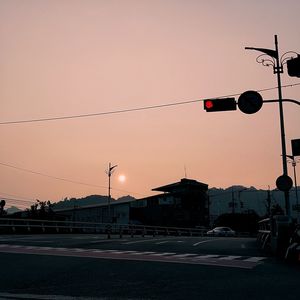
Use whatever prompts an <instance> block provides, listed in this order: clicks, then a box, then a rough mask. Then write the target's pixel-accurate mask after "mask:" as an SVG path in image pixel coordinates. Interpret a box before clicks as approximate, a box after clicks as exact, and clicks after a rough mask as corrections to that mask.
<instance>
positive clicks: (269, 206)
mask: <svg viewBox="0 0 300 300" xmlns="http://www.w3.org/2000/svg"><path fill="white" fill-rule="evenodd" d="M267 214H268V217H270V216H271V191H270V186H269V189H268V194H267Z"/></svg>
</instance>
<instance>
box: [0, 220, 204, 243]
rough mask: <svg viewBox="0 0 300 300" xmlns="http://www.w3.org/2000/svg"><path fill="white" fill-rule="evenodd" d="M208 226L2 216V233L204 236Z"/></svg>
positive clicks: (0, 223) (0, 222)
mask: <svg viewBox="0 0 300 300" xmlns="http://www.w3.org/2000/svg"><path fill="white" fill-rule="evenodd" d="M207 230H208V229H207V228H178V227H162V226H144V225H132V224H109V223H93V222H78V221H76V222H75V221H50V220H34V219H10V218H0V233H2V234H4V233H20V234H23V233H99V234H107V237H108V238H110V236H111V235H119V236H120V238H121V237H122V236H123V235H130V236H134V235H141V236H145V235H152V236H156V235H164V236H168V235H177V236H180V235H182V236H204V235H205V234H206V231H207Z"/></svg>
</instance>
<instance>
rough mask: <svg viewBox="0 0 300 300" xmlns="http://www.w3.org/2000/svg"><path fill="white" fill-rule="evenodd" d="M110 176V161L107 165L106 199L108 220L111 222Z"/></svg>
mask: <svg viewBox="0 0 300 300" xmlns="http://www.w3.org/2000/svg"><path fill="white" fill-rule="evenodd" d="M110 177H111V163H109V165H108V199H107V207H108V222H109V223H111V219H110V197H111V196H110Z"/></svg>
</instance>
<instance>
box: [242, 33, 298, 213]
mask: <svg viewBox="0 0 300 300" xmlns="http://www.w3.org/2000/svg"><path fill="white" fill-rule="evenodd" d="M245 49H246V50H256V51H259V52H262V53H264V54H262V55H259V56H258V57H257V58H256V61H257V62H258V63H261V64H262V65H264V66H273V72H274V74H276V75H277V82H278V103H279V116H280V131H281V148H282V169H283V176H282V178H283V179H284V180H285V179H288V178H289V177H288V170H287V160H286V143H285V130H284V117H283V105H282V103H283V100H282V91H281V78H280V74H281V73H283V65H284V64H285V63H286V61H287V60H288V59H289V58H290V57H286V58H284V56H285V55H286V54H287V53H290V52H286V53H284V54H283V55H282V56H281V57H280V58H279V51H278V41H277V35H275V50H273V49H265V48H254V47H246V48H245ZM292 53H294V52H292ZM265 55H267V58H264V57H265ZM287 181H288V180H287ZM284 183H285V182H284ZM286 185H288V184H286ZM284 196H285V208H286V215H287V216H288V217H290V215H291V211H290V201H289V191H288V188H287V189H286V190H284Z"/></svg>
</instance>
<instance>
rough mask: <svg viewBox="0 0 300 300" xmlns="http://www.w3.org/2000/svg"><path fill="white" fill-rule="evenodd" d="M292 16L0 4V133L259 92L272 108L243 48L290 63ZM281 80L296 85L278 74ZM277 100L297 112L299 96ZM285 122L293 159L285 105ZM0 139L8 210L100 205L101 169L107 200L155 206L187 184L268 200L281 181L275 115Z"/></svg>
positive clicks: (272, 95)
mask: <svg viewBox="0 0 300 300" xmlns="http://www.w3.org/2000/svg"><path fill="white" fill-rule="evenodd" d="M275 3H276V5H275ZM299 11H300V2H299V1H298V0H286V1H274V0H264V1H261V0H260V1H258V0H253V1H242V0H226V1H225V0H223V1H222V0H211V1H204V0H198V1H196V0H151V1H150V0H124V1H121V0H119V1H115V0H110V1H104V0H95V1H94V0H26V1H23V0H0V41H1V42H0V53H1V55H0V101H1V109H0V123H4V122H9V121H19V120H32V119H40V118H53V117H62V116H74V115H82V114H93V113H102V112H111V111H118V110H127V109H132V108H142V107H148V106H156V105H162V104H168V103H175V102H184V101H193V100H202V99H207V98H216V97H226V96H229V95H235V97H236V99H238V97H239V95H240V94H241V93H243V92H245V91H247V90H256V91H258V90H262V89H268V88H274V89H272V90H269V91H264V92H261V95H262V96H263V98H264V99H265V100H267V99H278V92H277V89H276V87H277V80H276V75H274V74H273V70H272V67H264V66H262V65H261V64H258V63H257V62H256V57H257V56H258V55H259V54H260V53H258V52H255V51H247V50H245V47H246V46H252V47H261V48H269V49H274V48H275V46H274V35H275V34H277V35H278V41H279V51H280V54H283V53H285V52H287V51H295V52H298V53H300V35H299V28H300V18H299ZM281 79H282V84H283V85H294V84H297V83H300V79H299V78H296V77H289V76H288V74H287V70H286V66H284V74H282V78H281ZM283 97H284V98H289V99H295V100H298V101H299V100H300V85H294V86H289V87H286V88H283ZM284 118H285V134H286V146H287V153H288V154H291V142H290V141H291V140H292V139H297V138H300V107H299V106H298V105H295V104H292V103H284ZM0 137H1V147H0V197H2V198H4V197H5V198H6V199H15V200H7V206H10V205H18V206H19V207H23V208H24V207H28V206H29V204H30V201H31V202H33V201H35V199H39V200H50V201H52V202H56V201H59V200H61V199H63V198H65V197H69V198H70V197H77V198H79V197H85V196H87V195H91V194H101V195H106V194H107V186H108V176H107V174H106V173H105V171H106V170H107V168H108V164H109V163H110V162H111V163H112V164H113V165H118V166H117V167H116V168H115V172H114V174H113V175H112V177H111V184H112V197H113V198H118V197H121V196H124V195H128V194H130V195H132V196H134V197H136V198H142V197H144V196H148V195H153V194H154V192H152V191H151V189H152V188H155V187H158V186H162V185H165V184H169V183H173V182H177V181H179V180H180V179H181V178H184V177H188V178H191V179H195V180H198V181H200V182H204V183H206V184H208V185H209V187H221V188H226V187H228V186H231V185H243V186H246V187H250V186H255V187H256V188H261V189H267V188H268V186H270V187H271V188H275V181H276V178H277V177H278V176H280V175H281V174H282V173H283V171H282V160H281V141H280V124H279V109H278V103H264V105H263V107H262V109H261V110H260V111H259V112H257V113H255V114H253V115H246V114H244V113H242V112H241V111H239V110H237V111H232V112H218V113H207V112H205V110H204V109H203V102H201V101H199V102H194V103H189V104H185V105H176V106H170V107H161V108H157V109H149V110H141V111H133V112H125V113H119V114H107V115H99V116H93V117H86V118H74V119H64V120H56V121H44V122H32V123H30V122H29V123H18V124H0ZM299 165H300V164H298V166H297V168H296V170H299ZM288 167H289V174H290V175H292V174H293V173H292V166H291V164H288ZM41 174H43V175H41ZM299 174H300V173H299ZM45 175H46V176H45ZM120 175H123V176H124V177H122V178H121V179H123V180H119V176H120ZM54 177H55V178H54ZM61 179H64V180H61ZM124 179H125V180H124ZM25 200H26V201H29V202H26V201H25Z"/></svg>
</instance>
